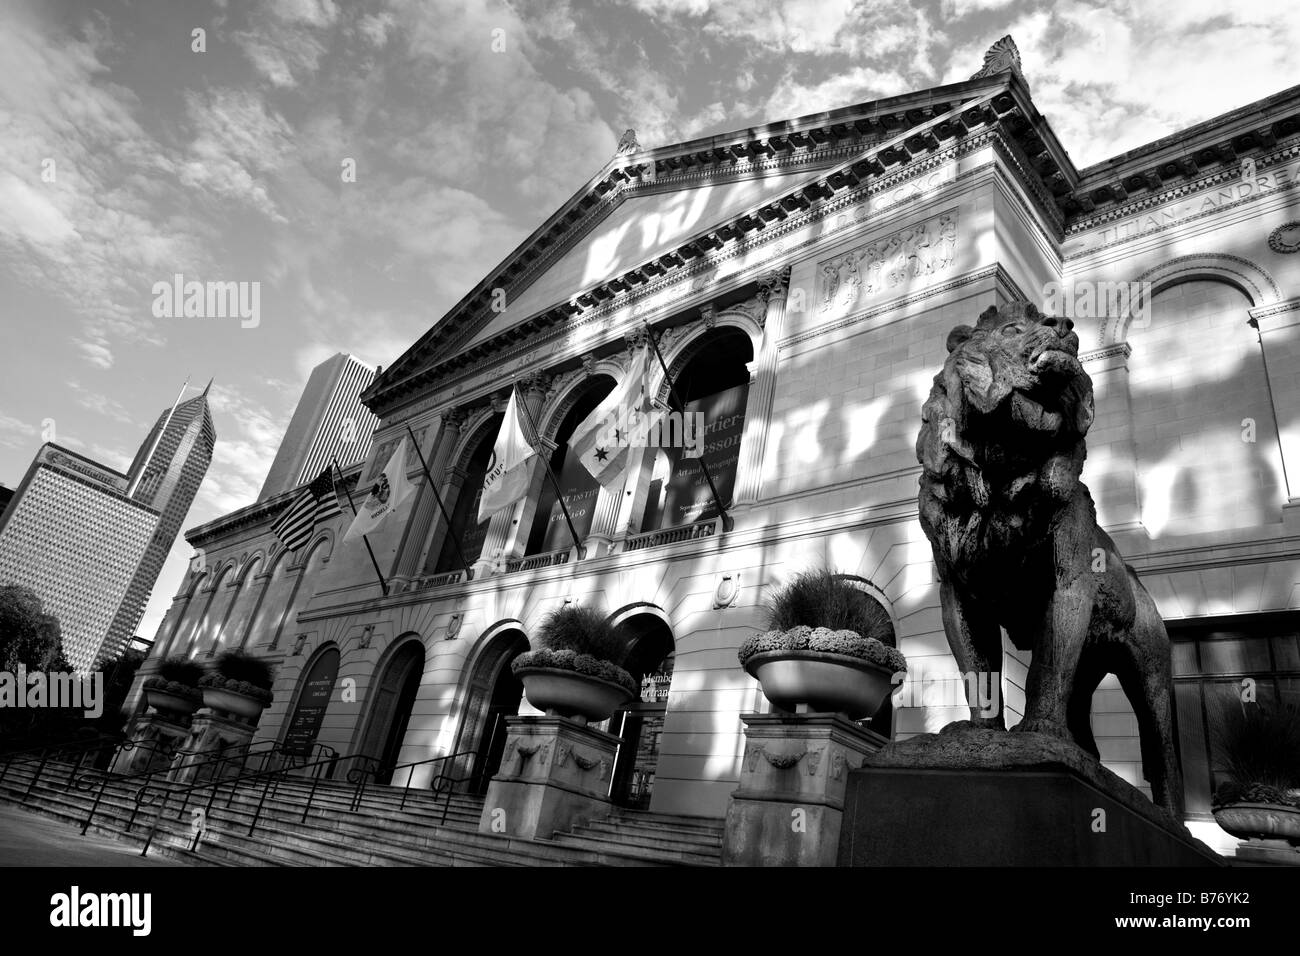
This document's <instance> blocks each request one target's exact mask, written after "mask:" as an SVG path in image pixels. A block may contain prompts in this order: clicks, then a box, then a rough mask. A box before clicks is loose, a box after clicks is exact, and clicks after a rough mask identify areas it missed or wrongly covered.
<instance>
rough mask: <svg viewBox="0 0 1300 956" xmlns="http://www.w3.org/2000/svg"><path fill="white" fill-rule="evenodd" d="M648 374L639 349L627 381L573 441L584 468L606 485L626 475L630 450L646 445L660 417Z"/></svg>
mask: <svg viewBox="0 0 1300 956" xmlns="http://www.w3.org/2000/svg"><path fill="white" fill-rule="evenodd" d="M646 371H647V369H646V355H645V352H644V350H638V351H637V352H636V354H635V355H634V356H633V358H632V367H631V368H629V369H628V371H627V374H626V375H624V376H623V380H622V381H621V382H619V383H618V385H617V386H616V387H615V388H614V391H612V392H610V393H609V396H608V397H607V398H606V399H605V400H604V401H603V402H601V403H600V404H599V405H597V406H596V408H595V409H594V410H593V411H592V413H591V414H590V415H588V416H587V417H586V418H584V419H583V420H582V422H581V423H579V425H578V427H577V428H575V429H574V431H573V436H572V437H571V438H570V439H569V447H570V448H571V449H572V450H573V453H574V454H575V455H577V456H578V460H579V461H581V462H582V465H583V467H584V468H586V469H587V471H589V472H591V474H592V477H594V478H595V479H596V480H597V481H598V482H600V483H601V484H602V485H608V484H610V483H612V482H613V481H614V480H615V479H617V478H618V477H619V476H620V475H621V474H622V473H623V468H624V466H625V465H626V464H627V453H628V449H629V448H634V447H642V446H644V445H646V443H647V438H646V436H647V433H648V432H649V430H650V429H651V428H652V427H653V426H654V423H655V421H656V420H657V419H658V418H659V417H660V414H661V413H660V411H659V410H658V409H657V408H656V407H655V404H654V403H653V402H652V401H651V399H650V394H649V392H648V391H647V382H646Z"/></svg>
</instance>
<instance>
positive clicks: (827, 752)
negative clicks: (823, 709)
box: [722, 714, 888, 866]
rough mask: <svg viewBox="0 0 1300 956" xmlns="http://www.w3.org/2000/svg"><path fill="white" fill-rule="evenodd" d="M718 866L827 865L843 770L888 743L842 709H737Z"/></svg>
mask: <svg viewBox="0 0 1300 956" xmlns="http://www.w3.org/2000/svg"><path fill="white" fill-rule="evenodd" d="M741 720H743V721H744V722H745V759H744V763H743V765H742V768H741V772H740V787H739V788H738V789H737V790H736V791H735V792H734V793H732V795H731V799H730V801H729V802H728V805H727V825H726V833H725V836H724V837H723V843H722V863H723V865H724V866H834V865H835V860H836V855H837V853H838V850H839V842H840V823H841V819H842V817H843V810H844V792H845V785H846V784H847V782H848V776H849V771H851V770H856V769H857V768H859V767H861V766H862V762H863V760H864V759H865V757H866V755H867V754H870V753H873V752H875V751H877V750H879V749H880V748H881V747H882V746H883V745H884V744H886V743H888V741H887V740H886V739H885V738H884V737H882V736H880V735H879V734H877V733H874V732H873V731H870V730H864V729H863V728H861V727H859V726H858V725H857V724H855V723H853V721H851V720H849V719H848V718H847V717H845V716H843V715H842V714H744V715H742V716H741Z"/></svg>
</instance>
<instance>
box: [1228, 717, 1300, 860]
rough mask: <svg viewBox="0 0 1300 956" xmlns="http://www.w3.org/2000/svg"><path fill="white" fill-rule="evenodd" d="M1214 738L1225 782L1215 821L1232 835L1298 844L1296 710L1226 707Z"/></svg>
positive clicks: (1299, 730)
mask: <svg viewBox="0 0 1300 956" xmlns="http://www.w3.org/2000/svg"><path fill="white" fill-rule="evenodd" d="M1215 738H1216V743H1217V744H1218V749H1219V751H1220V753H1221V755H1222V760H1223V764H1224V768H1225V770H1226V771H1227V774H1228V779H1227V780H1225V781H1224V782H1223V783H1221V784H1219V786H1218V787H1217V788H1216V790H1215V791H1214V796H1213V798H1212V799H1211V801H1210V803H1211V809H1212V810H1213V811H1214V819H1215V821H1216V822H1217V823H1218V824H1219V826H1221V827H1223V829H1225V830H1227V831H1228V832H1229V833H1231V834H1232V835H1233V836H1237V837H1242V838H1246V839H1249V838H1256V839H1275V840H1288V841H1290V842H1291V843H1292V844H1296V845H1300V707H1297V706H1296V705H1295V704H1281V705H1277V706H1271V707H1265V706H1264V705H1262V704H1257V703H1249V704H1245V703H1243V704H1237V703H1233V704H1229V705H1228V706H1227V707H1226V708H1224V709H1223V711H1221V714H1220V720H1219V722H1218V725H1217V727H1216V728H1215Z"/></svg>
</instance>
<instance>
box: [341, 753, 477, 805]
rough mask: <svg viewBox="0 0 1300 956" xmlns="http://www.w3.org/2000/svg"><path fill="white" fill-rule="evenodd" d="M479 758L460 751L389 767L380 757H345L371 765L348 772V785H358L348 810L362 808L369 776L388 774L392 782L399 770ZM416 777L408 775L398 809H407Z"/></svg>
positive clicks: (448, 798) (358, 755)
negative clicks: (459, 759) (464, 758)
mask: <svg viewBox="0 0 1300 956" xmlns="http://www.w3.org/2000/svg"><path fill="white" fill-rule="evenodd" d="M478 756H479V752H478V751H477V750H460V751H457V752H456V753H454V754H446V755H444V756H441V757H429V758H428V759H426V760H414V761H412V762H411V763H399V764H393V765H392V766H387V765H385V764H384V762H383V761H381V760H380V759H379V758H378V757H371V756H369V755H367V754H352V755H350V756H348V757H344V758H343V759H344V760H365V761H369V762H370V764H371V766H370V767H369V768H367V767H353V768H352V769H351V770H349V771H348V773H347V781H348V783H354V784H356V789H355V790H354V791H353V793H352V804H351V806H350V807H349V808H348V809H349V810H351V811H352V812H356V810H357V809H358V808H359V807H360V806H361V801H362V798H363V797H364V796H365V792H366V777H367V775H369V776H373V777H375V778H376V779H378V777H379V774H380V773H382V772H386V773H387V774H388V775H389V779H390V780H391V779H392V777H393V775H394V774H396V773H397V771H399V770H413V769H414V768H416V767H423V766H424V765H425V764H428V763H442V762H443V761H444V760H454V759H455V758H456V757H478ZM414 776H415V774H413V773H408V774H407V775H406V785H405V786H404V787H403V788H402V802H401V803H400V804H398V807H397V808H398V809H399V810H405V809H406V798H407V796H408V795H409V794H410V792H411V778H412V777H414ZM443 776H444V774H441V773H440V774H438V775H437V777H435V778H434V779H435V780H436V779H440V778H441V777H443ZM447 802H448V803H450V802H451V796H450V794H448V797H447ZM446 818H447V813H446V810H445V809H444V811H443V819H444V820H445V819H446Z"/></svg>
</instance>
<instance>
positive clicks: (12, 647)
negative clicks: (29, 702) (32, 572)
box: [0, 584, 71, 673]
mask: <svg viewBox="0 0 1300 956" xmlns="http://www.w3.org/2000/svg"><path fill="white" fill-rule="evenodd" d="M19 664H22V665H23V666H24V667H26V668H27V669H28V670H40V671H67V670H70V669H71V668H69V666H68V662H67V660H65V659H64V657H63V632H62V629H61V628H60V627H59V619H58V618H57V617H55V616H54V615H53V614H48V613H46V611H45V606H44V605H43V604H42V603H41V599H40V598H39V597H37V596H36V592H35V591H33V590H32V589H31V588H26V587H22V586H21V585H17V584H9V585H4V586H0V670H5V671H9V672H10V673H15V672H16V671H17V670H18V665H19Z"/></svg>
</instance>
